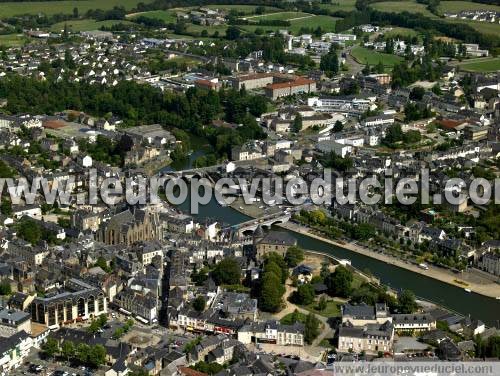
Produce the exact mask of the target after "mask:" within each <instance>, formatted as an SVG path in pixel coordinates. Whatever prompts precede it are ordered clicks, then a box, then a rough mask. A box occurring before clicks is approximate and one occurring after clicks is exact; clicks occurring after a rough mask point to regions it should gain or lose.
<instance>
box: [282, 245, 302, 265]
mask: <svg viewBox="0 0 500 376" xmlns="http://www.w3.org/2000/svg"><path fill="white" fill-rule="evenodd" d="M303 260H304V251H303V250H302V248H300V247H296V246H294V247H289V248H288V249H287V251H286V254H285V261H286V263H287V265H288V267H289V268H294V267H296V266H297V265H298V264H300V263H301V262H302V261H303Z"/></svg>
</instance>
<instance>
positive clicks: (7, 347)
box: [0, 331, 33, 375]
mask: <svg viewBox="0 0 500 376" xmlns="http://www.w3.org/2000/svg"><path fill="white" fill-rule="evenodd" d="M32 347H33V339H32V338H31V337H30V336H29V335H28V333H26V332H25V331H21V332H18V333H16V334H13V335H12V336H10V337H8V338H2V340H0V374H2V375H8V374H9V373H10V372H11V371H12V370H14V369H15V368H17V367H19V366H20V365H21V364H22V363H23V362H24V359H26V357H27V356H28V354H29V352H30V350H31V348H32Z"/></svg>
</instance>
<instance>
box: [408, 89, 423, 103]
mask: <svg viewBox="0 0 500 376" xmlns="http://www.w3.org/2000/svg"><path fill="white" fill-rule="evenodd" d="M424 95H425V89H424V88H423V87H422V86H415V87H414V88H413V89H411V91H410V99H411V100H413V101H421V100H422V99H423V98H424Z"/></svg>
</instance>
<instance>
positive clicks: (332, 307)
mask: <svg viewBox="0 0 500 376" xmlns="http://www.w3.org/2000/svg"><path fill="white" fill-rule="evenodd" d="M342 304H343V303H341V302H337V301H335V300H328V301H327V303H326V308H325V309H324V310H322V311H319V310H318V302H313V303H311V304H309V305H307V306H302V308H304V309H306V310H308V311H309V312H312V313H314V314H315V315H319V316H324V317H338V316H340V306H341V305H342Z"/></svg>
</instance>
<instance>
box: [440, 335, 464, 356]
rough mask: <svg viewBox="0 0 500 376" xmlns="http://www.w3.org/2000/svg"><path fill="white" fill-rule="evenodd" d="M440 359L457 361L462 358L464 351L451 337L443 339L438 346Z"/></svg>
mask: <svg viewBox="0 0 500 376" xmlns="http://www.w3.org/2000/svg"><path fill="white" fill-rule="evenodd" d="M438 349H439V359H441V360H446V361H451V362H457V361H460V360H462V352H461V351H460V349H459V348H458V346H457V345H456V344H455V343H454V342H453V341H452V340H451V339H449V338H447V339H445V340H443V341H441V342H440V343H439V346H438Z"/></svg>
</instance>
